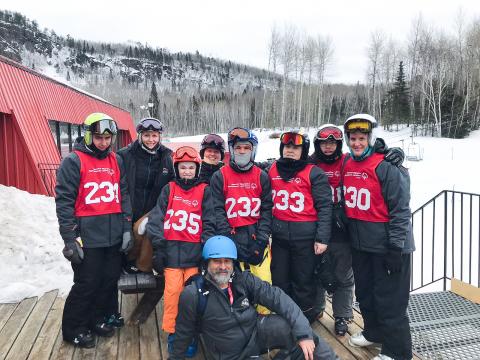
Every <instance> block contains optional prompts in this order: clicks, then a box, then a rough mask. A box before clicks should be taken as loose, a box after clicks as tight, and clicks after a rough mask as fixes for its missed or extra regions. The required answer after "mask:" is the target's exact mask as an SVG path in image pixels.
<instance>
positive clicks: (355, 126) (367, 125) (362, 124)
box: [345, 120, 372, 133]
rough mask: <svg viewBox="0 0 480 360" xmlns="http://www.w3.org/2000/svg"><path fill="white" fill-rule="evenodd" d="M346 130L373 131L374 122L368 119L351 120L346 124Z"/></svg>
mask: <svg viewBox="0 0 480 360" xmlns="http://www.w3.org/2000/svg"><path fill="white" fill-rule="evenodd" d="M345 131H348V132H352V131H360V132H365V133H368V132H370V131H372V123H371V122H370V121H366V120H355V121H350V122H349V123H347V124H346V125H345Z"/></svg>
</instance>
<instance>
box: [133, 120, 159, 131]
mask: <svg viewBox="0 0 480 360" xmlns="http://www.w3.org/2000/svg"><path fill="white" fill-rule="evenodd" d="M138 127H140V128H144V129H146V130H155V131H160V132H161V131H163V125H162V123H161V122H160V121H158V120H157V119H152V118H147V119H143V120H142V121H140V123H139V124H138Z"/></svg>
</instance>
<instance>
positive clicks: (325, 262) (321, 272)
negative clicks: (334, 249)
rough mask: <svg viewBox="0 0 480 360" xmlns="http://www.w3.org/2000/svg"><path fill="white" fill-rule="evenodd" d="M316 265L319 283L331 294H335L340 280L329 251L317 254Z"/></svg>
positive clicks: (316, 275)
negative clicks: (336, 274)
mask: <svg viewBox="0 0 480 360" xmlns="http://www.w3.org/2000/svg"><path fill="white" fill-rule="evenodd" d="M316 262H317V264H316V266H315V271H314V275H315V277H316V279H317V283H318V284H319V285H320V286H322V287H323V288H324V289H325V290H326V291H327V292H328V293H329V294H333V293H334V292H335V290H337V288H338V280H337V277H336V276H335V270H334V268H333V263H332V260H331V256H330V253H329V251H328V250H327V251H326V252H324V253H323V254H321V255H317V256H316Z"/></svg>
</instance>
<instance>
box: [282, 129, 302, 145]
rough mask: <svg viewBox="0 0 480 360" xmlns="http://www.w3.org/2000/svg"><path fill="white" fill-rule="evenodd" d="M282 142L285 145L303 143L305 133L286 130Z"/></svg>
mask: <svg viewBox="0 0 480 360" xmlns="http://www.w3.org/2000/svg"><path fill="white" fill-rule="evenodd" d="M280 142H281V143H282V144H283V145H288V144H292V145H295V146H299V145H303V143H304V142H305V138H304V137H303V135H301V134H299V133H295V132H286V133H283V134H282V135H281V136H280Z"/></svg>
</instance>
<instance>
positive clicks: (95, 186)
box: [75, 151, 122, 216]
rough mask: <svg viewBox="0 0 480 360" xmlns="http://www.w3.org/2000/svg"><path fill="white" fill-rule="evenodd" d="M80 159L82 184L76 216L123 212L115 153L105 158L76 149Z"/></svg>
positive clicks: (77, 201) (76, 203)
mask: <svg viewBox="0 0 480 360" xmlns="http://www.w3.org/2000/svg"><path fill="white" fill-rule="evenodd" d="M75 153H76V154H77V155H78V157H79V159H80V184H79V188H78V195H77V200H76V201H75V216H96V215H105V214H116V213H121V212H122V206H121V201H122V199H121V195H120V189H119V188H120V168H119V166H118V162H117V158H116V155H115V154H114V153H110V154H109V155H108V156H107V157H106V158H105V159H97V158H95V157H93V156H90V155H87V154H84V153H82V152H81V151H75Z"/></svg>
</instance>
